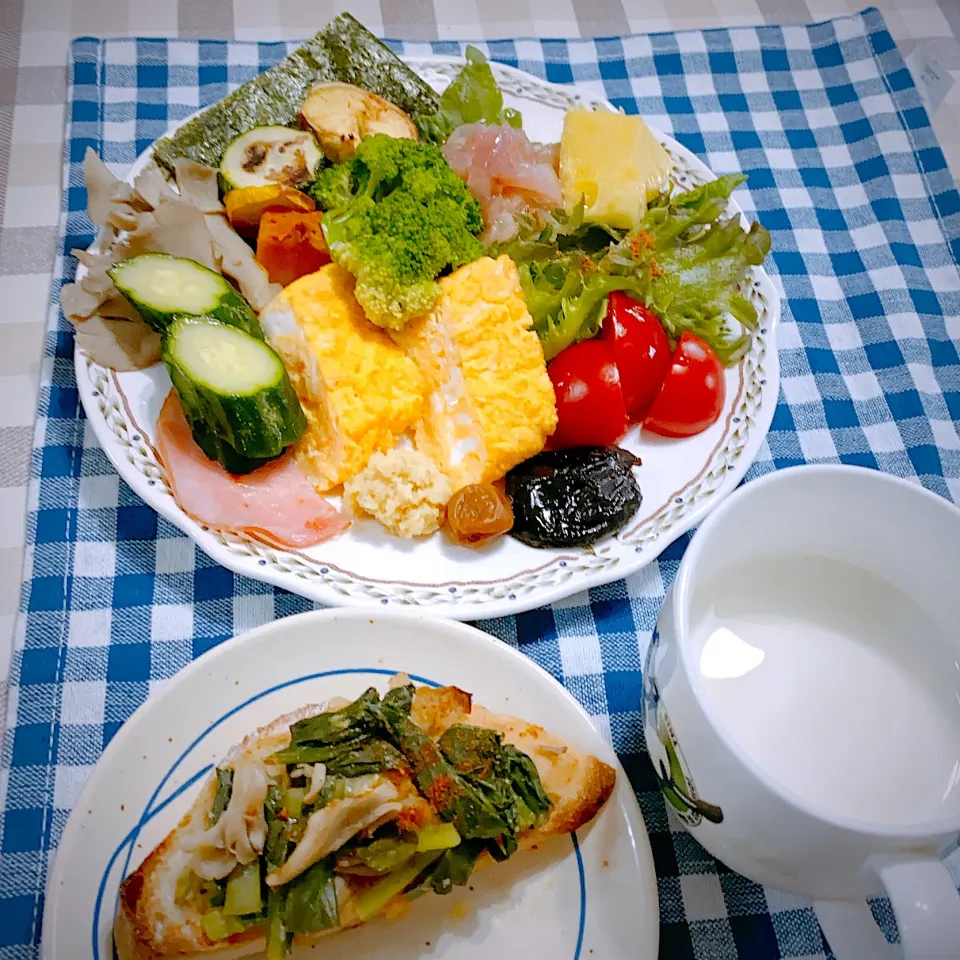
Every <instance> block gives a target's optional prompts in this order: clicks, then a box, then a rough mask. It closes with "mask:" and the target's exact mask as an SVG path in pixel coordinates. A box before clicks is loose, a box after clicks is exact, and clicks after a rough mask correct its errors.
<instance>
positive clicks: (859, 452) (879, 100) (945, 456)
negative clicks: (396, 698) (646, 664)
mask: <svg viewBox="0 0 960 960" xmlns="http://www.w3.org/2000/svg"><path fill="white" fill-rule="evenodd" d="M478 46H480V47H482V48H484V49H486V51H487V53H488V54H489V55H490V56H491V57H492V58H494V59H497V60H502V61H504V62H507V63H510V64H513V65H514V66H518V67H520V68H521V69H523V70H527V71H529V72H531V73H533V74H535V75H537V76H540V77H546V78H547V79H548V80H553V81H557V82H561V83H570V82H573V83H577V84H580V85H581V86H582V87H583V88H584V89H585V90H586V91H588V92H589V93H592V94H595V95H605V96H606V97H607V98H608V99H610V100H611V101H612V102H613V103H614V104H616V105H618V106H621V107H623V108H624V109H626V110H627V111H629V112H635V111H639V112H641V113H642V114H644V115H645V116H646V117H647V118H648V119H649V120H650V122H651V123H652V124H654V125H655V126H657V127H659V128H660V129H662V130H665V131H668V132H670V133H671V134H672V135H673V136H675V137H676V138H677V139H678V140H680V141H681V142H682V143H683V144H685V145H686V146H687V147H689V148H690V149H691V150H692V151H694V152H695V153H696V154H697V155H698V156H700V157H702V158H703V159H704V160H705V161H706V163H707V164H708V165H709V166H710V167H711V168H712V169H713V170H714V171H716V172H717V173H724V172H727V171H733V170H743V171H745V172H746V173H748V174H749V178H750V179H749V183H748V188H747V189H742V190H740V191H738V194H737V196H738V199H739V201H740V203H741V204H742V205H743V206H744V208H745V209H746V210H747V213H748V215H749V216H751V217H753V216H756V217H758V218H759V219H760V221H761V222H762V223H763V224H764V225H765V226H766V227H767V228H768V229H769V230H770V233H771V235H772V237H773V254H772V257H771V258H770V260H769V261H768V269H769V270H770V272H771V274H773V275H774V280H775V282H776V283H777V284H778V286H779V287H780V288H781V290H782V293H783V296H784V303H783V319H782V325H781V331H780V356H781V364H782V377H783V380H782V390H781V393H780V399H779V405H778V407H777V411H776V416H775V417H774V421H773V427H772V429H771V431H770V434H769V437H768V440H767V442H766V443H765V444H764V446H763V448H762V450H761V452H760V456H759V458H758V461H757V463H756V464H755V465H754V467H753V468H752V471H751V475H752V476H755V475H756V474H757V473H761V472H765V471H769V470H772V469H774V468H778V467H784V466H787V465H790V464H797V463H801V462H810V461H837V460H839V461H842V462H845V463H854V464H862V465H866V466H870V467H874V468H877V469H880V470H884V471H887V472H890V473H895V474H899V475H901V476H906V477H911V478H918V479H919V481H920V482H921V483H923V485H924V486H926V487H928V488H930V489H931V490H934V491H936V492H937V493H939V494H941V495H943V496H946V497H951V498H952V499H954V500H955V501H958V502H960V437H958V428H960V358H958V353H957V341H958V340H960V273H958V267H957V264H958V257H960V196H958V194H957V191H956V190H955V188H954V184H953V182H952V180H951V178H950V175H949V173H948V171H947V166H946V163H945V161H944V158H943V154H942V153H941V151H940V148H939V146H938V145H937V142H936V139H935V137H934V134H933V131H932V130H931V127H930V122H929V118H928V116H927V113H926V111H925V109H924V107H923V105H922V102H921V100H920V97H919V95H918V92H917V90H916V88H915V87H914V84H913V81H912V79H911V76H910V74H909V73H908V71H907V69H906V67H905V66H904V62H903V59H902V58H901V55H900V53H899V51H898V50H897V49H896V47H895V45H894V43H893V40H892V39H891V37H890V34H889V33H888V32H887V30H886V28H885V26H884V23H883V20H882V18H881V15H880V14H879V13H878V12H877V11H876V10H868V11H866V12H865V13H863V14H862V15H859V16H854V17H849V18H845V19H842V20H837V21H833V22H830V23H824V24H818V25H815V26H812V27H784V28H782V29H781V28H775V27H761V28H758V29H753V28H736V29H730V30H712V31H705V32H698V31H691V32H683V33H675V34H657V35H653V36H632V37H623V38H618V39H609V40H597V41H592V40H583V41H538V40H517V41H510V42H493V43H489V44H482V43H480V44H478ZM292 47H293V45H292V44H282V43H280V44H277V43H263V44H256V43H245V42H230V43H222V42H207V41H194V40H176V41H164V40H126V39H117V40H105V41H101V40H95V39H81V40H77V41H76V42H75V44H74V46H73V51H72V59H71V66H70V100H69V108H68V123H69V130H68V138H67V156H66V158H65V187H66V189H65V192H64V199H63V227H62V233H63V238H62V239H63V242H62V250H61V255H60V258H59V269H58V271H57V279H55V281H54V287H53V291H52V297H51V307H50V314H49V330H48V334H47V343H46V359H45V363H44V368H43V385H42V389H41V396H40V409H39V416H38V421H37V430H36V438H35V447H34V457H33V476H32V481H31V487H30V490H31V492H30V515H29V533H28V538H29V544H30V545H29V547H28V551H27V560H26V568H25V571H24V587H23V594H22V606H21V611H22V612H21V616H20V619H19V624H18V629H17V635H16V650H15V653H14V659H13V669H12V676H11V682H10V690H9V694H10V695H9V710H8V717H7V728H6V734H5V738H4V743H3V752H2V762H0V918H2V919H0V960H21V958H23V960H25V958H28V957H35V956H37V952H38V946H37V945H38V942H39V937H40V916H41V911H42V901H43V890H44V885H45V880H46V876H47V870H48V867H49V862H50V854H51V853H52V851H54V850H55V849H56V846H57V843H58V839H59V837H60V835H61V831H62V830H63V828H64V825H65V823H66V820H67V816H68V814H69V813H70V810H71V807H72V806H73V804H74V802H75V800H76V797H77V795H78V793H79V791H80V789H81V787H82V785H83V783H84V781H85V779H86V777H87V776H88V775H89V773H90V771H91V769H92V767H93V765H94V764H95V763H96V761H97V759H98V757H99V756H100V754H101V753H102V751H103V749H104V747H105V746H106V744H107V743H108V742H109V740H110V738H111V737H112V736H113V734H114V733H115V732H116V731H117V729H118V727H119V726H120V725H121V724H122V723H123V721H124V720H125V719H126V718H127V717H128V716H129V715H130V713H131V712H132V711H133V710H134V709H135V708H136V707H137V706H139V705H140V704H141V703H142V702H143V701H144V700H145V699H146V697H147V696H148V695H149V694H150V693H151V692H152V691H153V690H156V689H157V688H158V687H160V686H161V685H162V684H163V683H164V681H165V680H167V679H168V678H169V677H172V676H173V675H174V674H175V673H176V672H177V671H178V670H179V669H180V668H181V667H183V666H184V665H185V664H187V663H188V662H189V661H190V660H191V659H192V658H194V657H196V656H197V655H199V654H200V653H202V652H204V651H205V650H208V649H209V648H210V647H212V646H215V645H216V644H218V643H220V642H222V641H223V640H226V639H227V638H229V637H230V636H232V635H233V634H235V633H238V632H241V631H243V630H247V629H249V628H251V627H253V626H256V625H258V624H261V623H264V622H266V621H268V620H271V619H274V618H276V617H281V616H284V615H286V614H289V613H294V612H297V611H301V610H304V609H306V608H308V607H309V606H310V604H309V603H307V602H306V601H304V600H301V599H300V598H298V597H295V596H291V595H290V594H287V593H284V592H283V591H280V590H275V589H273V588H272V587H269V586H266V585H264V584H260V583H254V582H252V581H249V580H245V579H242V578H240V577H236V576H234V575H233V574H231V573H229V572H228V571H226V570H224V569H221V568H220V567H217V566H215V565H214V564H212V563H211V562H210V561H209V560H208V559H207V558H206V557H205V556H204V555H202V554H201V553H199V552H198V551H197V550H195V548H194V546H193V544H192V543H191V541H190V540H188V539H187V538H186V537H184V536H183V535H182V534H181V533H180V531H179V530H177V529H175V528H174V527H173V526H172V525H170V524H168V523H166V522H165V521H164V520H162V519H160V518H159V517H158V516H157V515H156V514H155V513H154V512H153V511H152V510H150V509H149V508H148V507H146V506H144V505H143V504H142V503H141V502H140V501H139V500H138V499H137V498H136V496H134V494H133V493H132V492H131V491H130V490H129V489H128V488H127V487H126V486H125V485H124V484H123V483H121V482H120V480H119V478H118V477H117V475H116V473H115V472H114V470H113V469H112V468H111V466H110V464H109V462H108V461H107V458H106V456H105V455H104V454H103V452H102V451H101V450H100V449H99V447H98V446H97V444H96V442H95V440H94V439H93V436H92V434H91V433H90V432H89V431H88V430H87V429H86V428H85V424H84V418H83V412H82V410H81V407H80V404H79V401H78V397H77V389H76V383H75V379H74V371H73V360H72V354H73V337H72V334H71V331H70V327H69V326H68V324H67V323H66V322H65V321H64V320H63V318H62V317H61V316H60V314H59V310H58V307H57V302H58V291H59V287H60V284H61V283H63V282H67V281H68V280H70V279H71V278H72V274H73V269H74V265H73V261H72V260H71V258H69V257H68V256H67V255H66V254H67V251H69V250H70V248H72V247H83V246H86V245H87V244H88V243H89V242H90V241H91V239H92V225H91V224H90V222H89V221H88V220H87V218H86V215H85V213H84V212H83V211H84V207H85V203H86V195H85V191H84V187H83V179H82V175H81V169H80V161H81V159H82V157H83V153H84V150H85V149H86V147H87V146H92V147H93V148H94V149H96V150H97V151H98V152H99V153H100V154H101V155H102V156H103V157H104V159H105V160H106V161H107V162H108V163H110V164H112V165H114V169H116V170H117V171H118V172H120V171H121V170H122V168H123V167H125V166H126V165H129V164H131V163H132V162H133V160H134V158H135V157H136V156H137V154H138V153H140V152H141V151H142V150H144V149H146V148H147V146H148V145H149V144H150V143H151V141H152V140H154V139H155V138H156V137H158V136H159V135H161V134H162V133H163V132H164V130H165V129H166V127H167V125H168V123H170V121H172V120H177V119H179V118H181V117H184V116H186V115H187V114H189V113H191V112H192V111H194V110H195V109H196V108H197V107H198V106H202V105H206V104H209V103H212V102H214V101H215V100H217V99H218V98H220V97H221V96H223V95H224V94H225V93H226V92H227V91H228V90H229V89H231V88H232V87H234V86H236V85H237V84H239V83H240V82H242V81H244V80H246V79H247V78H249V77H251V76H253V75H254V74H255V73H256V72H257V70H258V69H263V68H265V67H267V66H269V65H270V64H273V63H275V62H277V61H278V60H279V59H281V58H282V57H283V56H284V55H285V54H286V53H287V52H288V50H289V49H292ZM396 47H397V49H399V50H402V51H405V52H408V53H411V54H423V53H429V52H437V53H459V52H460V51H461V44H459V43H450V42H443V43H434V44H412V43H408V44H396ZM685 545H686V538H684V539H683V540H681V541H680V542H678V543H677V544H675V545H674V546H673V547H671V548H670V549H669V550H668V551H667V552H666V553H665V554H664V556H663V557H662V558H661V559H660V560H659V561H658V562H657V563H654V564H652V565H650V566H649V567H648V568H647V569H645V570H643V571H641V572H640V573H638V574H635V575H633V576H632V577H630V578H629V579H628V580H626V581H621V582H619V583H615V584H613V585H611V586H609V587H604V588H600V589H596V590H592V591H591V592H590V594H589V596H588V595H587V594H581V595H578V596H575V597H573V598H571V599H569V600H568V601H566V602H563V603H559V604H556V605H554V606H553V607H552V608H545V609H541V610H536V611H533V612H531V613H526V614H522V615H520V616H517V617H514V618H509V619H503V620H497V621H486V622H482V623H480V624H479V626H480V627H481V628H483V629H485V630H487V631H489V632H491V633H492V634H494V635H496V636H497V637H500V638H501V639H502V640H504V641H505V642H507V643H510V644H513V645H518V646H519V647H520V649H521V650H523V652H524V653H526V654H528V655H529V656H530V657H532V658H533V659H534V660H536V661H537V662H538V663H540V664H542V665H543V666H544V667H546V668H547V669H548V670H549V671H550V672H552V673H553V674H554V675H555V676H557V677H558V678H560V679H561V680H562V681H563V682H564V683H565V684H566V685H567V687H568V688H569V689H570V690H571V691H572V692H573V693H574V694H575V695H576V696H577V697H578V698H579V699H580V701H581V702H582V703H583V704H584V705H585V706H586V708H587V709H588V710H589V711H590V713H591V714H593V715H594V717H595V718H596V722H597V724H598V725H599V726H600V727H601V728H602V729H604V730H606V731H608V732H609V734H610V736H611V737H612V739H613V742H614V744H615V746H616V748H617V750H618V752H619V753H620V756H621V758H622V760H623V763H624V765H625V767H626V769H627V771H628V773H629V775H630V778H631V780H632V782H633V784H634V786H635V788H636V790H637V794H638V796H639V798H640V803H641V806H642V808H643V813H644V817H645V819H646V824H647V827H648V830H649V832H650V841H651V844H652V847H653V853H654V858H655V861H656V868H657V875H658V881H659V892H660V916H661V940H662V944H663V947H662V954H661V955H662V956H664V957H669V958H671V960H684V958H697V960H707V958H711V960H713V958H734V957H742V958H749V960H772V958H777V957H807V958H820V957H824V956H825V955H827V954H826V946H825V944H824V942H823V940H822V938H821V936H820V932H819V928H818V926H817V924H816V921H815V919H814V917H813V914H812V913H811V911H810V910H809V909H807V907H806V904H805V903H804V902H803V901H802V900H800V899H798V898H795V897H792V896H788V895H785V894H782V893H779V892H777V891H774V890H770V889H764V888H762V887H759V886H757V885H755V884H752V883H750V882H748V881H746V880H744V879H743V878H742V877H739V876H737V875H736V874H734V873H732V872H730V871H729V870H728V869H726V868H725V867H724V866H723V865H722V864H718V863H716V862H715V861H714V860H713V859H712V858H711V857H709V856H708V855H707V854H706V853H705V852H704V851H703V850H702V849H701V848H700V847H699V846H698V845H697V844H696V843H695V842H694V841H693V840H692V839H691V837H690V836H689V834H687V833H686V832H685V831H684V830H683V828H682V827H681V825H680V824H679V822H678V821H676V820H675V819H673V817H672V816H671V815H668V813H667V812H666V810H665V808H664V804H663V802H662V801H661V798H660V795H659V793H658V791H657V788H656V781H655V780H654V778H653V775H652V771H651V769H649V765H648V763H647V760H646V757H645V756H644V746H643V741H642V734H641V724H640V715H639V712H638V708H639V703H640V665H641V663H642V661H643V656H644V653H645V651H646V647H647V644H648V642H649V640H650V636H651V631H652V629H653V626H654V622H655V618H656V615H657V612H658V610H659V607H660V604H661V601H662V599H663V595H664V589H665V587H666V586H667V585H668V584H669V582H670V580H671V578H672V577H673V575H674V573H675V571H676V568H677V563H678V561H679V559H680V557H681V555H682V553H683V550H684V547H685ZM957 860H958V857H957V856H956V855H953V856H952V857H951V859H950V861H949V862H950V864H951V866H953V867H956V866H957ZM875 909H876V912H877V914H878V916H880V918H881V920H882V922H883V923H884V925H885V926H886V927H887V929H888V930H889V929H890V921H889V914H888V912H887V910H886V907H885V904H883V903H878V904H877V905H876V907H875ZM65 960H66V958H65ZM611 960H613V958H611Z"/></svg>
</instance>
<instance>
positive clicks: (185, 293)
mask: <svg viewBox="0 0 960 960" xmlns="http://www.w3.org/2000/svg"><path fill="white" fill-rule="evenodd" d="M108 273H109V274H110V279H111V280H113V284H114V286H115V287H116V288H117V289H118V290H119V291H120V293H122V294H123V296H124V297H126V298H127V300H129V301H130V303H131V304H133V306H134V307H136V309H137V311H138V312H139V313H140V316H142V317H143V319H144V320H146V321H147V323H148V324H150V326H151V327H153V329H154V330H156V331H157V333H159V334H160V335H161V336H162V335H163V334H164V333H166V331H167V328H168V327H169V325H170V323H171V321H172V320H173V318H174V317H176V316H180V315H184V314H185V315H189V316H210V317H216V318H217V319H218V320H222V321H223V322H224V323H229V324H230V325H231V326H234V327H238V328H239V329H241V330H245V331H246V332H247V333H249V334H251V335H252V336H254V337H256V338H257V339H259V340H262V339H263V331H262V330H261V329H260V321H259V320H257V315H256V313H254V311H253V308H252V307H251V306H250V304H249V303H247V301H246V300H244V299H243V297H241V296H240V294H239V293H237V291H236V290H235V289H234V288H233V287H232V286H231V285H230V282H229V281H228V280H226V279H225V278H224V277H221V276H220V274H219V273H214V272H213V270H208V269H207V268H206V267H204V266H201V264H199V263H197V262H196V261H195V260H187V259H185V258H183V257H171V256H168V255H167V254H165V253H144V254H141V255H140V256H139V257H131V258H130V259H129V260H121V261H120V263H118V264H116V265H115V266H113V267H111V268H110V270H109V271H108Z"/></svg>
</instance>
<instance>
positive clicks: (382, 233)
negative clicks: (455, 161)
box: [310, 134, 483, 330]
mask: <svg viewBox="0 0 960 960" xmlns="http://www.w3.org/2000/svg"><path fill="white" fill-rule="evenodd" d="M310 193H311V196H313V198H314V200H315V201H316V202H317V205H318V206H320V207H321V208H324V209H326V210H327V211H328V212H327V214H326V216H324V218H323V230H324V233H325V235H326V238H327V246H328V247H329V248H330V255H331V256H332V257H333V259H334V260H335V261H336V262H337V263H339V264H340V265H341V266H342V267H344V268H345V269H346V270H349V271H350V272H351V273H352V274H353V275H354V276H355V277H356V278H357V287H356V297H357V300H358V301H359V303H360V305H361V306H362V307H363V309H364V311H365V313H366V314H367V317H369V319H370V320H371V321H373V323H376V324H378V325H379V326H381V327H388V328H390V329H394V330H397V329H399V328H400V327H402V326H403V325H404V323H406V322H407V320H409V319H411V318H412V317H416V316H419V315H420V314H422V313H425V312H426V311H427V310H429V309H430V308H431V307H432V306H433V305H434V304H435V303H436V301H437V297H438V296H439V294H440V288H439V286H438V285H437V282H436V278H437V277H438V276H440V274H442V273H443V272H444V271H446V270H448V269H456V268H457V267H459V266H462V265H463V264H465V263H470V262H471V261H473V260H476V259H478V258H479V257H480V256H482V255H483V248H482V246H481V245H480V242H479V240H477V238H476V234H478V233H479V232H480V231H481V230H482V229H483V217H482V215H481V212H480V204H479V203H478V202H477V200H476V198H475V197H474V196H472V195H471V193H470V192H469V191H468V190H467V188H466V186H465V185H464V183H463V181H462V180H461V179H460V178H459V177H458V176H457V175H456V173H454V171H453V170H452V169H451V167H450V165H449V164H448V163H447V161H446V160H445V159H444V157H443V154H442V153H441V152H440V150H439V149H438V148H437V147H436V146H434V145H432V144H428V143H420V142H418V141H416V140H407V139H399V138H395V137H389V136H386V135H385V134H376V135H374V136H372V137H365V138H364V139H363V140H362V141H361V142H360V145H359V146H358V147H357V152H356V154H355V156H354V157H353V158H352V159H351V160H349V161H347V162H346V163H343V164H339V165H337V166H334V167H329V168H327V169H326V170H324V171H322V173H321V175H320V176H319V177H318V178H317V181H316V183H314V185H313V186H312V187H311V190H310Z"/></svg>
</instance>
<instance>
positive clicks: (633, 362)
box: [600, 290, 670, 414]
mask: <svg viewBox="0 0 960 960" xmlns="http://www.w3.org/2000/svg"><path fill="white" fill-rule="evenodd" d="M600 337H601V339H603V340H605V341H606V342H607V343H609V344H610V346H611V347H612V348H613V357H614V360H616V362H617V369H618V370H619V371H620V389H621V390H623V402H624V404H625V406H626V408H627V413H628V414H643V412H644V411H646V410H647V409H649V407H650V404H651V403H653V401H654V399H655V398H656V396H657V394H658V393H659V392H660V388H661V387H662V386H663V381H664V380H665V379H666V377H667V371H668V370H669V369H670V343H669V341H668V340H667V335H666V334H665V333H664V332H663V327H662V326H661V324H660V321H659V320H658V319H657V317H656V314H654V313H653V312H652V311H651V310H650V309H648V308H647V307H646V306H644V305H643V304H642V303H640V301H639V300H634V299H633V297H630V296H627V294H625V293H623V292H622V291H620V290H615V291H614V292H613V293H611V294H610V296H609V298H608V299H607V313H606V316H604V318H603V325H602V326H601V328H600Z"/></svg>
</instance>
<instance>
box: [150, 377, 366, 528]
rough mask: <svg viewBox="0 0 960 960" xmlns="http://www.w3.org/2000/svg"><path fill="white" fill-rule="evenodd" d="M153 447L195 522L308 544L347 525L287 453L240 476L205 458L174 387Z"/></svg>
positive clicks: (167, 400) (185, 511) (175, 490)
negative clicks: (191, 430)
mask: <svg viewBox="0 0 960 960" xmlns="http://www.w3.org/2000/svg"><path fill="white" fill-rule="evenodd" d="M157 451H158V453H159V454H160V459H161V460H162V461H163V465H164V466H165V467H166V469H167V479H168V481H169V483H170V487H171V489H172V491H173V498H174V500H176V501H177V503H178V504H179V505H180V508H181V509H182V510H183V512H184V513H186V514H187V515H188V516H190V517H192V518H193V519H194V520H196V521H197V522H198V523H204V524H207V525H208V526H211V527H217V528H220V529H226V530H234V531H236V532H238V533H245V534H247V535H248V536H250V537H254V538H255V539H257V540H262V541H263V542H264V543H267V544H269V545H270V546H273V547H312V546H313V545H314V544H317V543H322V542H323V541H324V540H329V539H330V537H334V536H336V535H337V534H338V533H342V532H343V531H344V530H346V528H347V527H348V526H349V523H348V521H346V520H345V519H344V518H343V517H342V516H341V515H340V513H339V512H338V511H337V510H336V508H334V507H333V506H331V505H330V504H329V503H328V502H327V501H326V500H325V499H324V498H323V497H321V496H320V494H318V493H317V492H316V490H314V489H313V487H312V486H311V485H310V482H309V481H308V480H307V478H306V477H305V476H304V475H303V473H302V472H301V470H300V468H299V467H298V466H297V464H296V462H295V461H294V459H293V456H292V455H291V454H289V453H288V454H285V455H284V456H282V457H280V458H278V459H277V460H274V461H272V462H271V463H268V464H267V465H266V466H264V467H260V469H259V470H254V471H253V473H248V474H246V475H245V476H242V477H236V476H233V474H230V473H227V471H226V470H224V469H223V467H221V466H220V464H219V463H217V462H216V461H214V460H209V459H207V456H206V454H204V452H203V451H202V450H201V449H200V448H199V447H198V446H197V445H196V443H195V442H194V439H193V435H192V434H191V432H190V425H189V424H188V423H187V419H186V417H185V416H184V415H183V408H182V407H181V406H180V399H179V398H178V397H177V394H176V392H175V391H174V390H171V391H170V394H169V396H168V397H167V399H166V401H165V402H164V404H163V409H162V410H161V411H160V417H159V418H158V420H157Z"/></svg>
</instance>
